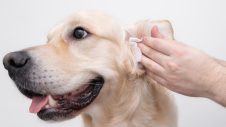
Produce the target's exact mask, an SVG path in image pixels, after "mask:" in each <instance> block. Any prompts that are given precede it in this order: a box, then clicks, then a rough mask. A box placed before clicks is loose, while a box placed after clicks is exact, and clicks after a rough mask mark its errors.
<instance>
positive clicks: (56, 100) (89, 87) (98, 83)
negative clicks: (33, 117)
mask: <svg viewBox="0 0 226 127" xmlns="http://www.w3.org/2000/svg"><path fill="white" fill-rule="evenodd" d="M103 84H104V79H103V77H101V76H98V77H96V78H95V79H92V80H90V81H89V82H88V83H87V84H84V85H82V87H80V88H78V89H76V90H74V91H73V92H70V93H67V94H64V95H39V94H37V93H32V92H31V91H29V92H30V93H29V97H31V98H32V103H31V106H30V109H29V111H30V112H31V113H37V115H38V116H39V118H41V119H43V120H60V119H65V118H68V117H72V116H73V115H74V114H76V112H78V111H80V110H81V109H83V108H85V107H86V106H88V105H89V104H90V103H91V102H93V101H94V99H95V98H96V97H97V96H98V94H99V92H100V90H101V88H102V86H103Z"/></svg>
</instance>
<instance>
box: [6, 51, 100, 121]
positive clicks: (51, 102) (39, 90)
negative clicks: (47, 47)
mask: <svg viewBox="0 0 226 127" xmlns="http://www.w3.org/2000/svg"><path fill="white" fill-rule="evenodd" d="M34 61H35V60H34V59H33V58H32V57H31V56H29V54H28V53H27V52H25V51H20V52H12V53H9V54H7V55H6V56H5V57H4V59H3V64H4V67H5V68H6V69H7V70H8V73H9V76H10V77H11V79H12V80H13V81H14V82H15V84H16V86H17V88H18V90H19V91H20V92H21V93H22V94H24V95H25V96H27V97H28V98H31V99H32V104H31V106H30V109H29V110H30V112H31V113H37V115H38V116H39V117H40V118H41V119H43V120H62V119H66V118H71V117H73V116H74V115H76V114H77V113H78V112H80V110H82V109H83V108H85V107H87V106H88V105H89V104H91V103H92V102H93V101H94V100H95V98H96V97H97V96H98V94H99V92H100V90H101V88H102V86H103V84H104V78H103V76H101V75H98V74H96V76H95V77H94V78H92V79H87V82H85V83H83V84H81V85H80V86H81V87H79V88H76V89H73V90H71V91H69V92H67V93H65V94H54V95H53V94H51V92H50V91H47V90H46V89H44V88H45V87H46V86H45V87H43V85H46V84H38V83H35V82H34V81H32V79H31V77H32V76H33V75H32V74H33V73H37V70H39V69H37V68H38V66H39V65H38V64H37V63H35V62H34ZM36 69H37V70H36ZM38 75H39V77H42V76H43V75H44V73H40V72H39V73H38ZM45 79H46V78H45ZM37 80H38V81H37V82H41V81H42V80H44V79H37ZM39 80H40V81H39ZM45 83H51V82H48V81H45ZM50 90H51V89H50ZM43 91H44V92H43Z"/></svg>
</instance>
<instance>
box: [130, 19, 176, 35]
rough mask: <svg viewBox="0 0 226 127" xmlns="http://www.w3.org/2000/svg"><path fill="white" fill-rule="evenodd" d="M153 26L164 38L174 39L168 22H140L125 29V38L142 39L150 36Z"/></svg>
mask: <svg viewBox="0 0 226 127" xmlns="http://www.w3.org/2000/svg"><path fill="white" fill-rule="evenodd" d="M153 26H157V27H158V29H159V31H160V33H161V34H163V35H164V36H165V37H166V38H169V39H174V35H173V28H172V25H171V23H170V22H169V21H168V20H159V21H151V20H142V21H139V22H137V23H135V24H134V25H130V26H128V27H126V32H127V36H130V37H136V38H142V37H143V36H151V29H152V28H153Z"/></svg>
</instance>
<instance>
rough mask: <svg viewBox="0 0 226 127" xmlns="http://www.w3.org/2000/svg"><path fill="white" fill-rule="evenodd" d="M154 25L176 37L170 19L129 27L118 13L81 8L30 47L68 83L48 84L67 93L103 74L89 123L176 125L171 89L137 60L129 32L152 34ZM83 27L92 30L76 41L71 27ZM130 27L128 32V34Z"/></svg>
mask: <svg viewBox="0 0 226 127" xmlns="http://www.w3.org/2000/svg"><path fill="white" fill-rule="evenodd" d="M153 25H157V26H159V27H160V31H162V32H163V34H165V35H166V36H168V37H170V38H173V32H172V28H171V25H170V23H169V22H167V21H157V22H152V21H149V20H144V21H140V22H138V23H136V24H135V25H134V26H133V27H130V28H128V29H127V30H125V29H124V28H123V27H122V26H121V25H120V24H118V23H117V22H116V21H115V20H114V19H113V18H112V17H110V16H108V15H106V14H102V13H100V12H79V13H77V14H75V15H73V16H72V17H70V18H69V19H67V20H66V21H65V22H63V23H61V24H60V25H58V26H56V27H55V28H54V29H53V30H51V32H50V33H49V35H48V43H47V44H46V45H42V46H37V47H33V48H29V49H26V51H28V52H29V53H30V54H31V55H32V56H34V57H35V58H36V59H37V61H38V62H39V64H40V66H41V67H42V68H49V69H52V70H54V73H55V74H56V75H61V77H60V78H61V79H62V81H63V82H64V84H65V85H64V86H59V87H58V88H55V87H53V86H47V87H49V89H51V91H50V92H52V93H57V94H62V93H66V92H67V91H68V90H71V89H75V88H78V87H80V86H79V84H82V83H83V82H85V81H86V80H87V79H90V78H92V77H94V76H95V74H96V73H98V74H101V75H103V76H104V78H105V84H104V86H103V88H102V90H101V92H100V94H99V95H98V97H97V98H96V99H95V101H94V102H93V103H92V104H91V105H89V106H88V107H87V108H85V109H84V110H82V111H81V114H82V116H83V120H84V124H85V127H176V126H177V115H176V110H175V105H174V102H173V99H172V97H171V95H170V93H169V91H168V90H167V89H165V88H163V87H161V86H160V85H158V84H156V82H154V81H152V79H151V77H148V76H146V75H145V71H144V69H143V68H142V67H139V66H138V64H137V62H136V60H135V58H134V51H133V50H134V49H133V48H132V47H131V45H130V44H129V43H128V40H126V38H127V37H126V36H133V37H138V38H141V37H142V36H144V35H146V36H150V30H151V27H152V26H153ZM76 26H83V27H84V28H86V29H87V30H88V31H89V32H90V33H91V34H90V36H89V37H87V38H86V39H84V40H80V41H76V40H73V39H71V38H70V37H69V36H68V31H70V30H72V29H73V28H75V27H76ZM125 31H127V34H125V33H126V32H125Z"/></svg>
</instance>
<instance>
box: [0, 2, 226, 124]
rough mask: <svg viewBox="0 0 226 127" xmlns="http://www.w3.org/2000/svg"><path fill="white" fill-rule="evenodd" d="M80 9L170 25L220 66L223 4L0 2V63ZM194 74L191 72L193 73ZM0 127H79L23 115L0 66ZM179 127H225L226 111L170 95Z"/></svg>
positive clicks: (225, 17)
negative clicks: (165, 21) (167, 22)
mask: <svg viewBox="0 0 226 127" xmlns="http://www.w3.org/2000/svg"><path fill="white" fill-rule="evenodd" d="M81 9H98V10H103V11H105V12H107V13H109V14H111V15H113V16H115V17H117V18H118V19H120V21H122V22H124V23H125V24H126V23H132V22H134V21H137V20H140V19H145V18H150V19H168V20H170V21H171V22H172V24H173V27H174V30H175V37H176V39H177V40H180V41H183V42H184V43H187V44H189V45H192V46H194V47H197V48H199V49H201V50H203V51H205V52H207V53H208V54H210V55H212V56H214V57H218V58H221V59H225V60H226V54H225V53H226V51H225V48H226V14H225V12H226V3H225V1H224V0H168V1H167V0H127V1H126V0H124V1H123V0H0V44H1V45H0V59H2V58H3V56H4V54H6V53H7V52H9V51H15V50H19V49H22V48H24V47H29V46H32V45H38V44H43V43H45V42H46V34H47V33H48V31H49V29H50V28H52V27H53V26H54V25H55V24H56V23H57V22H59V21H60V20H62V19H63V18H65V17H67V16H68V15H70V14H72V13H73V12H76V10H81ZM194 73H195V70H194ZM0 78H1V80H0V81H1V85H0V90H1V91H0V126H2V127H13V126H17V127H72V126H74V127H79V126H81V121H80V119H78V118H75V119H73V120H70V121H67V122H61V123H47V122H43V121H41V120H39V119H38V118H37V117H36V116H35V115H33V114H30V113H28V107H29V105H30V103H31V101H30V100H28V99H26V98H25V97H23V96H22V95H21V94H19V92H18V91H17V89H16V87H15V86H14V84H13V83H12V81H11V80H10V79H9V77H8V75H7V72H6V70H4V68H3V66H2V64H1V65H0ZM176 100H177V105H178V110H179V126H180V127H225V126H226V110H225V109H224V108H223V107H221V106H219V105H217V104H215V103H214V102H212V101H209V100H207V99H202V98H190V97H185V96H182V95H177V94H176Z"/></svg>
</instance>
